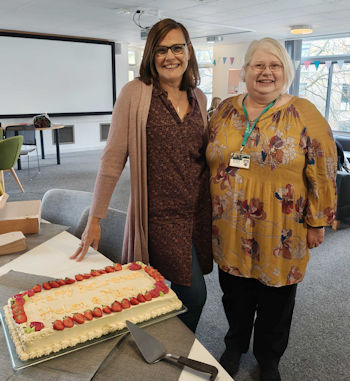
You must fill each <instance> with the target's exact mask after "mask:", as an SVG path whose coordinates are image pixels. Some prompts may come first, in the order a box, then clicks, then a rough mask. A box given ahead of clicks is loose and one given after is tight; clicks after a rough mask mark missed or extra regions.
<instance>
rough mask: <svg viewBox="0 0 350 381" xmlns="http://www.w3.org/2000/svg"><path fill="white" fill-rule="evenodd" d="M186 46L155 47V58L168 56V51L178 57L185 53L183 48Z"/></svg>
mask: <svg viewBox="0 0 350 381" xmlns="http://www.w3.org/2000/svg"><path fill="white" fill-rule="evenodd" d="M186 45H187V44H186V43H184V44H174V45H171V46H162V45H159V46H157V47H156V56H157V57H164V56H166V55H167V54H168V51H169V49H170V50H171V52H172V53H173V54H174V55H175V56H179V55H180V54H184V52H185V46H186Z"/></svg>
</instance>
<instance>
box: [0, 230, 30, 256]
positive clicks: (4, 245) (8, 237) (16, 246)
mask: <svg viewBox="0 0 350 381" xmlns="http://www.w3.org/2000/svg"><path fill="white" fill-rule="evenodd" d="M25 249H26V237H25V236H24V235H23V233H22V232H11V233H5V234H0V255H4V254H12V253H18V252H19V251H23V250H25Z"/></svg>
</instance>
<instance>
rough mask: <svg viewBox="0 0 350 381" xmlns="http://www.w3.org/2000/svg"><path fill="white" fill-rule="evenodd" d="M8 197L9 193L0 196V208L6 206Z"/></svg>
mask: <svg viewBox="0 0 350 381" xmlns="http://www.w3.org/2000/svg"><path fill="white" fill-rule="evenodd" d="M8 197H9V195H8V194H7V193H3V194H2V195H1V196H0V209H2V208H4V207H5V204H6V201H7V199H8Z"/></svg>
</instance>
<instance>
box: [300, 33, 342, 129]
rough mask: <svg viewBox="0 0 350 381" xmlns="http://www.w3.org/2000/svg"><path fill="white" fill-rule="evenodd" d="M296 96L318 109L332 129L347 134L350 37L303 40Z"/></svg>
mask: <svg viewBox="0 0 350 381" xmlns="http://www.w3.org/2000/svg"><path fill="white" fill-rule="evenodd" d="M295 59H298V58H295ZM305 62H307V63H308V65H305ZM316 64H317V65H318V67H317V66H316ZM299 95H300V96H301V97H304V98H307V99H309V100H310V101H311V102H312V103H313V104H314V105H315V106H316V107H317V108H318V110H319V111H320V112H321V113H322V114H323V115H324V116H325V118H326V119H327V120H328V123H329V124H330V126H331V128H332V130H334V131H337V132H348V133H350V37H344V38H334V39H323V40H308V41H303V43H302V49H301V67H300V82H299Z"/></svg>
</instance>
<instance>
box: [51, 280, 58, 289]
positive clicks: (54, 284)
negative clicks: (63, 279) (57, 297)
mask: <svg viewBox="0 0 350 381" xmlns="http://www.w3.org/2000/svg"><path fill="white" fill-rule="evenodd" d="M49 285H50V286H51V287H52V288H58V287H60V285H59V284H58V283H57V282H56V281H55V280H51V281H50V282H49Z"/></svg>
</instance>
